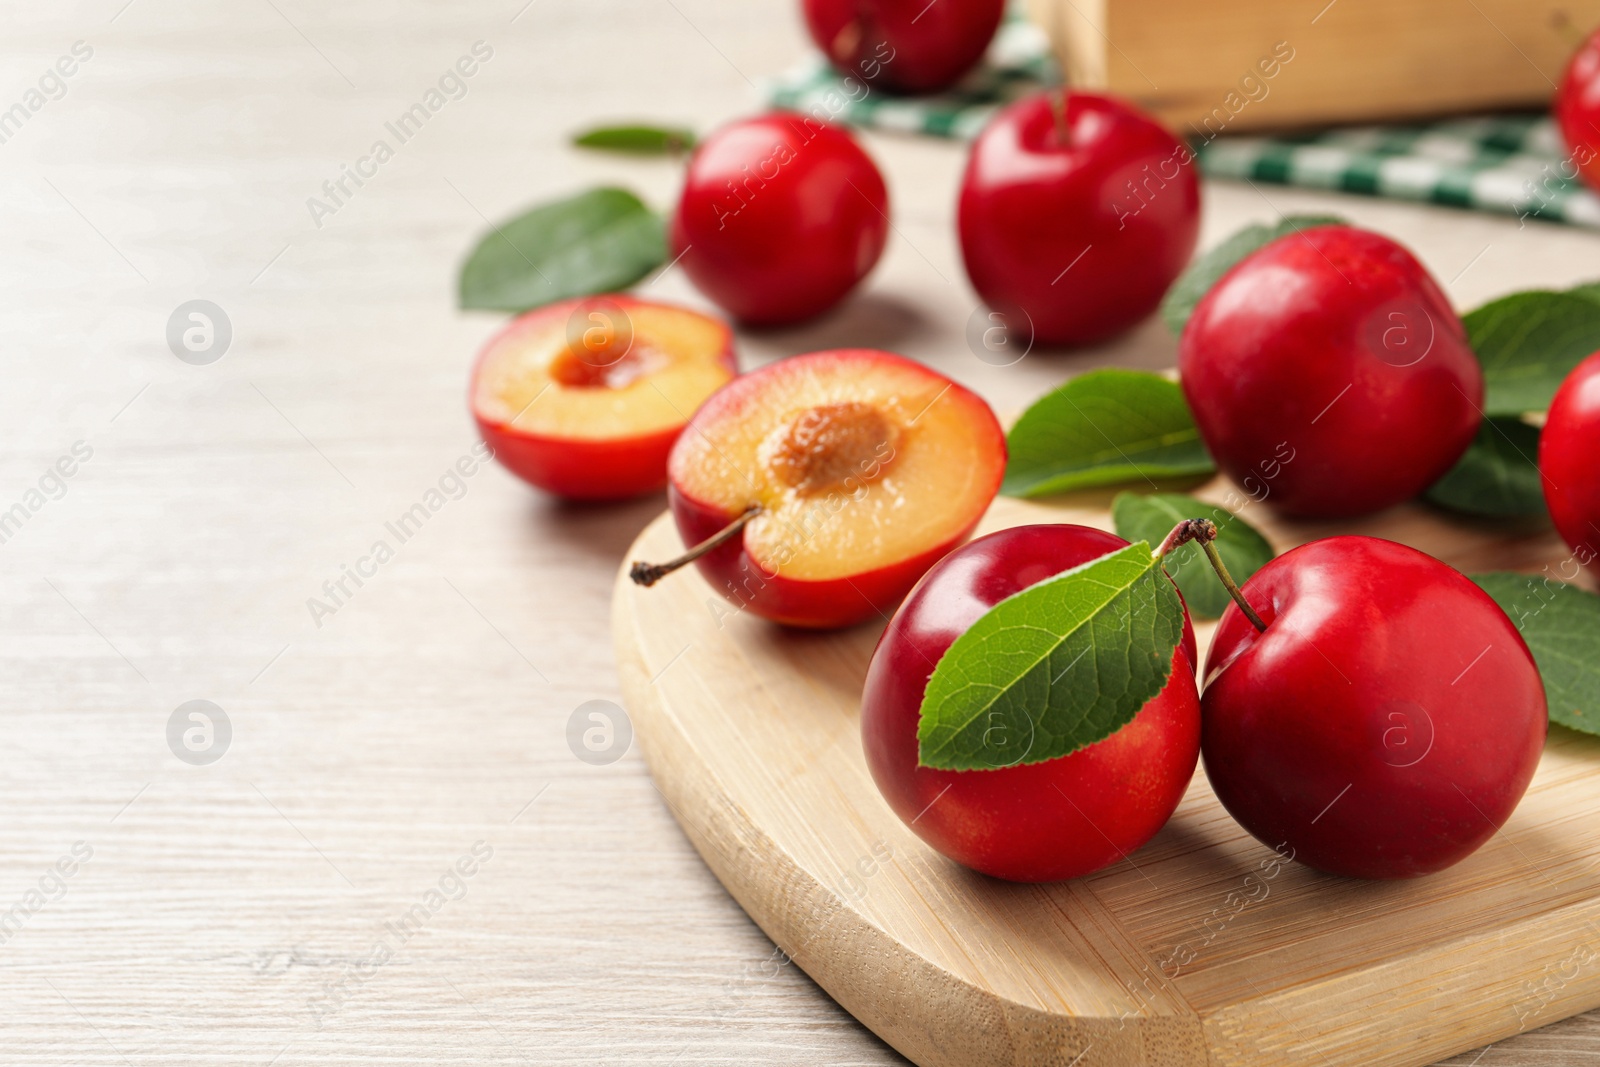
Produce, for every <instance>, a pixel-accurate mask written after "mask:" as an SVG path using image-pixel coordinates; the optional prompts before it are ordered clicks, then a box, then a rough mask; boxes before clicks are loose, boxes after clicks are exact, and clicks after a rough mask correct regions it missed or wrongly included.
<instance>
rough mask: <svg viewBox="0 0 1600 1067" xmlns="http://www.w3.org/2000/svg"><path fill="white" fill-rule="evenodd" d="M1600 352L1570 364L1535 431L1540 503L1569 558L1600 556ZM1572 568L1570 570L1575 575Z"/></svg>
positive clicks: (1586, 559) (1586, 562)
mask: <svg viewBox="0 0 1600 1067" xmlns="http://www.w3.org/2000/svg"><path fill="white" fill-rule="evenodd" d="M1597 470H1600V352H1596V353H1594V354H1593V355H1592V356H1589V357H1588V358H1587V359H1585V360H1584V361H1583V362H1582V363H1580V364H1578V365H1577V366H1576V367H1575V368H1573V370H1572V373H1571V374H1569V375H1567V379H1566V381H1564V382H1562V383H1561V388H1560V389H1557V390H1556V395H1555V399H1554V400H1552V401H1551V402H1550V411H1549V413H1548V414H1547V415H1546V417H1545V424H1544V432H1543V433H1541V434H1540V435H1539V472H1540V473H1541V474H1542V475H1543V478H1542V479H1541V481H1542V484H1543V485H1544V502H1545V504H1546V505H1547V506H1548V507H1549V508H1550V518H1551V519H1552V520H1554V522H1555V524H1556V529H1557V530H1559V531H1560V532H1561V537H1562V539H1563V540H1565V541H1566V542H1567V544H1568V545H1570V546H1571V547H1572V554H1573V558H1574V559H1576V560H1577V561H1578V563H1580V564H1582V565H1584V566H1592V565H1593V564H1594V562H1595V559H1596V557H1597V556H1600V476H1597V473H1596V472H1597ZM1576 573H1577V572H1576V570H1574V571H1573V574H1576Z"/></svg>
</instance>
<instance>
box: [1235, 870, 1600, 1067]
mask: <svg viewBox="0 0 1600 1067" xmlns="http://www.w3.org/2000/svg"><path fill="white" fill-rule="evenodd" d="M1583 931H1587V936H1582V932H1583ZM1499 938H1500V940H1502V941H1503V942H1505V943H1506V944H1507V945H1512V946H1516V947H1517V949H1518V951H1517V952H1516V953H1512V952H1506V953H1502V954H1500V955H1498V956H1494V957H1489V958H1486V957H1485V956H1484V954H1483V952H1482V949H1483V946H1482V943H1481V941H1478V940H1476V939H1473V938H1470V937H1463V938H1461V939H1459V940H1457V941H1454V942H1445V943H1443V944H1438V945H1433V946H1430V947H1429V948H1427V949H1425V950H1422V951H1417V952H1410V953H1407V954H1406V955H1404V956H1398V957H1395V958H1394V959H1391V960H1387V961H1385V962H1383V963H1381V964H1378V965H1376V966H1373V967H1366V968H1362V969H1361V970H1360V971H1355V972H1348V973H1343V974H1337V975H1330V976H1328V977H1327V978H1325V979H1324V980H1322V981H1320V982H1314V983H1307V984H1304V985H1301V986H1297V987H1295V988H1292V989H1285V990H1275V991H1269V992H1259V995H1257V996H1255V997H1251V998H1249V999H1248V1000H1243V1001H1240V1002H1239V1003H1236V1004H1230V1005H1229V1006H1227V1007H1226V1008H1223V1009H1220V1010H1218V1011H1213V1012H1208V1013H1205V1015H1204V1016H1203V1019H1204V1027H1205V1031H1206V1036H1207V1044H1208V1046H1209V1047H1210V1048H1211V1050H1212V1056H1213V1060H1214V1062H1215V1063H1216V1064H1217V1065H1218V1067H1246V1065H1255V1064H1261V1063H1270V1062H1277V1061H1282V1062H1303V1061H1304V1062H1314V1061H1315V1058H1316V1057H1317V1056H1318V1055H1319V1054H1320V1055H1323V1056H1328V1055H1329V1054H1330V1053H1331V1054H1332V1055H1333V1059H1334V1061H1335V1062H1362V1063H1367V1064H1371V1065H1372V1067H1389V1065H1408V1067H1409V1065H1415V1064H1430V1063H1435V1062H1438V1061H1440V1060H1443V1059H1446V1058H1448V1057H1450V1056H1454V1055H1456V1054H1458V1053H1462V1052H1469V1051H1471V1050H1472V1049H1475V1048H1479V1047H1481V1046H1486V1045H1491V1044H1494V1043H1496V1042H1499V1041H1503V1040H1505V1039H1506V1038H1509V1037H1513V1036H1515V1035H1517V1034H1520V1033H1522V1032H1524V1031H1526V1030H1533V1029H1537V1028H1538V1027H1541V1026H1548V1025H1549V1024H1551V1023H1554V1022H1558V1021H1559V1020H1561V1019H1565V1018H1568V1017H1569V1016H1573V1015H1578V1014H1580V1013H1582V1012H1585V1011H1588V1010H1590V1009H1592V1008H1596V1007H1600V982H1596V980H1595V979H1594V978H1593V977H1592V976H1593V974H1594V971H1595V968H1596V965H1597V964H1600V900H1580V901H1576V902H1574V903H1572V904H1568V905H1566V906H1565V907H1560V908H1556V909H1554V910H1552V911H1549V912H1545V913H1543V914H1541V915H1535V916H1530V917H1528V918H1526V919H1524V920H1522V921H1521V922H1517V923H1514V924H1512V925H1509V926H1507V927H1505V928H1504V929H1502V930H1501V931H1499ZM1535 946H1537V947H1538V948H1539V949H1540V951H1530V950H1531V949H1533V948H1534V947H1535ZM1382 971H1392V972H1394V973H1395V974H1396V975H1397V977H1396V978H1395V979H1394V980H1393V981H1392V982H1391V981H1381V980H1380V977H1379V976H1380V972H1382ZM1440 974H1446V975H1449V979H1448V980H1447V981H1445V982H1440V981H1439V980H1438V979H1437V976H1438V975H1440ZM1585 975H1588V976H1589V977H1584V976H1585ZM1430 976H1432V977H1430ZM1374 987H1382V988H1384V989H1386V990H1393V991H1394V992H1392V993H1390V994H1388V995H1389V997H1390V1000H1391V1001H1393V1002H1399V1003H1416V1002H1427V1003H1428V1004H1430V1005H1431V1007H1430V1008H1429V1011H1428V1020H1429V1025H1428V1029H1427V1030H1426V1032H1423V1033H1405V1032H1398V1031H1396V1030H1395V1029H1394V1027H1393V1025H1392V1023H1391V1021H1390V1020H1391V1019H1392V1017H1393V1015H1392V1013H1391V1012H1388V1011H1384V1012H1375V1011H1374V1010H1373V1008H1374V1005H1373V1000H1372V993H1371V990H1372V989H1373V988H1374ZM1486 1002H1493V1003H1497V1004H1504V1005H1505V1006H1506V1007H1505V1014H1504V1017H1503V1020H1502V1022H1501V1024H1500V1025H1497V1026H1488V1025H1485V1022H1484V1018H1485V1012H1484V1010H1483V1008H1482V1005H1483V1004H1484V1003H1486ZM1308 1017H1311V1018H1315V1019H1316V1020H1317V1024H1316V1028H1315V1032H1314V1033H1295V1034H1294V1038H1293V1040H1292V1041H1290V1042H1287V1043H1276V1044H1269V1043H1266V1042H1263V1040H1262V1035H1265V1034H1271V1033H1277V1032H1279V1031H1280V1030H1281V1027H1282V1024H1283V1023H1284V1022H1285V1021H1286V1020H1289V1019H1294V1018H1308ZM1413 1017H1414V1016H1413ZM1290 1029H1291V1032H1293V1028H1292V1027H1291V1028H1290ZM1330 1038H1332V1039H1333V1040H1332V1041H1330V1040H1329V1039H1330ZM1363 1046H1364V1047H1363ZM1357 1057H1359V1059H1357Z"/></svg>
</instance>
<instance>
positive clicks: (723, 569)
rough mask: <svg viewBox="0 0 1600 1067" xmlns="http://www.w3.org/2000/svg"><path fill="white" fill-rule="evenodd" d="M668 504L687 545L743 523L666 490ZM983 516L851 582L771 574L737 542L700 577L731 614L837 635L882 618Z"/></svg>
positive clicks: (702, 563) (717, 554)
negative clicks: (741, 612)
mask: <svg viewBox="0 0 1600 1067" xmlns="http://www.w3.org/2000/svg"><path fill="white" fill-rule="evenodd" d="M667 501H668V503H669V505H670V506H671V508H672V517H673V519H674V521H676V522H677V524H678V532H679V534H680V535H681V536H682V538H683V543H684V544H686V545H693V544H698V543H699V542H701V541H704V540H705V539H706V538H708V537H710V536H711V535H712V534H714V533H716V532H717V531H718V530H720V529H722V528H723V527H724V526H726V525H728V523H730V522H732V521H733V520H734V519H736V518H738V516H737V515H729V514H727V513H725V512H723V511H720V510H718V509H716V508H713V507H708V506H707V505H705V504H704V503H702V502H700V501H698V500H695V499H693V498H692V497H690V496H687V495H685V494H684V493H682V492H680V491H679V490H678V488H677V486H675V485H670V484H669V485H668V486H667ZM981 518H983V516H982V514H981V513H980V514H977V515H974V516H973V517H972V522H971V523H970V524H968V525H967V526H966V527H965V528H964V529H962V530H961V531H960V532H959V533H958V534H956V536H954V537H952V538H950V539H949V540H946V541H942V542H940V543H939V544H936V545H933V546H931V547H929V548H928V549H927V550H926V551H924V552H920V553H918V554H917V555H915V556H911V557H909V558H907V559H904V560H901V561H899V562H897V563H894V564H892V565H890V566H887V567H879V568H876V569H874V570H870V571H863V572H861V573H859V574H852V575H851V576H850V577H849V578H840V579H836V580H832V581H803V580H799V579H795V578H790V577H788V576H786V575H784V574H783V573H782V572H781V571H780V572H778V573H771V572H769V571H768V570H767V569H766V568H765V567H763V566H762V565H761V564H760V563H759V562H758V561H756V560H755V559H753V558H751V556H750V553H748V552H747V551H745V547H744V542H743V541H742V540H740V539H738V538H735V539H734V540H732V541H730V542H728V543H727V544H725V545H723V546H722V547H721V548H718V549H716V550H714V551H712V552H711V553H709V554H707V555H705V556H703V557H701V558H700V559H698V560H696V561H695V565H696V566H697V567H698V568H699V570H700V573H701V575H702V576H703V577H704V578H705V580H706V581H707V582H708V583H710V584H711V586H712V588H714V589H716V590H717V591H718V592H719V593H722V594H723V595H724V596H725V597H726V598H727V600H728V601H729V603H730V604H731V605H732V606H731V607H729V608H728V609H726V610H727V611H729V612H730V613H731V612H733V611H736V610H740V609H748V610H750V611H751V612H753V613H754V614H756V615H759V616H761V617H762V618H764V619H769V620H771V621H772V622H776V623H780V624H781V625H784V626H794V627H798V628H800V629H806V630H834V629H838V628H839V627H842V626H854V625H855V624H856V623H859V622H864V621H866V620H867V619H876V618H881V617H882V616H884V615H886V614H888V613H889V612H890V611H893V610H894V607H895V605H897V604H899V603H900V601H901V599H903V598H904V597H905V595H906V590H907V589H910V588H911V587H912V586H913V585H915V584H916V582H917V579H918V578H921V577H922V575H923V574H924V573H926V571H927V570H928V568H929V567H931V566H933V565H934V564H935V563H937V562H939V560H941V559H943V558H944V557H945V556H946V555H947V554H948V553H949V552H950V550H951V549H952V548H954V547H956V546H957V545H959V544H961V543H962V542H963V541H965V540H966V539H967V538H968V537H970V536H972V531H973V529H974V528H976V527H977V525H978V520H979V519H981Z"/></svg>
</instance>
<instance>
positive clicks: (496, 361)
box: [471, 296, 739, 500]
mask: <svg viewBox="0 0 1600 1067" xmlns="http://www.w3.org/2000/svg"><path fill="white" fill-rule="evenodd" d="M738 373H739V367H738V363H737V360H736V358H735V356H734V351H733V334H732V332H731V331H730V330H729V329H728V327H727V325H726V324H725V323H723V322H721V321H719V320H717V319H714V318H710V317H708V316H706V315H702V314H700V313H699V312H696V311H690V310H689V309H688V308H681V307H674V306H672V305H670V304H659V303H654V302H650V301H644V300H637V299H634V298H632V297H627V296H600V297H584V298H580V299H576V300H563V301H560V302H559V303H555V304H550V305H548V306H546V307H542V308H538V309H536V310H534V311H530V312H527V313H526V314H524V315H520V316H518V317H517V318H516V319H514V320H512V322H511V323H510V324H509V325H508V326H506V328H505V329H504V330H502V331H501V332H500V333H498V334H496V335H495V336H494V337H493V338H491V339H490V341H489V343H488V344H487V345H485V346H484V349H483V353H482V354H481V355H480V356H479V357H478V362H477V365H476V366H475V367H474V368H473V372H472V386H471V404H472V414H473V417H474V418H475V419H476V420H477V423H478V430H479V432H480V433H482V434H483V439H484V441H485V442H487V443H488V445H489V447H490V448H492V449H493V450H494V455H495V458H496V459H498V460H499V461H500V462H501V463H502V464H504V465H505V466H506V468H507V469H509V470H510V471H512V472H513V473H514V474H516V475H517V476H518V477H520V478H522V479H523V480H524V481H526V482H529V483H530V484H532V485H536V486H538V487H539V488H540V489H544V490H546V491H548V492H551V493H555V494H556V495H558V496H563V497H568V498H571V499H574V500H621V499H625V498H627V497H631V496H638V495H639V494H641V493H648V492H651V491H652V490H655V489H659V488H661V487H662V486H663V485H665V484H666V481H667V456H668V454H669V453H670V452H671V451H672V445H673V442H674V441H676V440H677V439H678V434H679V433H681V432H682V430H683V427H684V425H685V424H686V423H688V421H689V418H690V416H692V415H693V414H694V412H695V411H696V409H698V408H699V407H700V405H701V404H702V403H703V402H704V401H705V399H706V398H707V397H709V396H710V395H711V394H712V393H714V392H716V391H717V390H718V389H719V388H721V387H722V386H724V385H726V384H727V383H728V382H729V381H730V380H732V379H733V378H734V376H735V375H737V374H738Z"/></svg>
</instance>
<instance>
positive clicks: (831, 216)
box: [669, 111, 889, 326]
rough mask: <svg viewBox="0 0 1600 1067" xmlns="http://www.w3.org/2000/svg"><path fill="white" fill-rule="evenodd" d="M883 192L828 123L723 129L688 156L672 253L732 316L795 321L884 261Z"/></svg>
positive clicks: (853, 146)
mask: <svg viewBox="0 0 1600 1067" xmlns="http://www.w3.org/2000/svg"><path fill="white" fill-rule="evenodd" d="M888 232H889V192H888V187H887V186H885V185H884V181H883V175H882V174H880V173H879V171H878V168H877V165H876V164H874V163H873V162H872V159H871V157H869V156H868V155H867V153H866V152H865V151H863V150H862V148H861V146H860V145H858V144H857V143H856V142H855V140H854V139H853V138H851V136H850V135H849V134H847V133H845V132H844V131H843V130H841V129H839V128H838V127H836V126H832V125H829V124H827V123H824V122H820V121H818V120H817V119H815V118H811V117H809V116H806V115H800V114H796V113H793V112H784V111H774V112H770V113H768V114H764V115H758V116H756V117H754V118H749V119H744V120H741V121H739V122H735V123H732V124H731V125H728V126H724V127H722V128H721V129H719V130H717V131H716V132H714V133H712V134H711V135H710V136H708V137H707V138H706V139H705V140H703V141H701V142H700V144H699V146H698V147H696V148H695V150H694V154H693V155H692V156H691V157H690V159H689V166H688V169H687V171H686V173H685V175H684V183H683V192H682V194H681V195H680V197H679V199H678V207H677V211H676V212H675V213H674V215H673V217H672V223H671V226H670V227H669V239H670V241H671V244H672V255H673V256H674V257H678V256H681V257H682V259H681V260H680V261H679V262H680V263H681V264H682V267H683V270H684V271H685V272H686V273H687V274H688V275H689V277H690V279H691V280H692V281H693V282H694V284H695V285H696V286H697V287H698V288H699V289H700V291H701V292H703V293H705V294H706V296H708V297H710V298H711V299H712V300H713V301H715V302H716V303H717V305H718V306H720V307H721V308H723V309H724V310H726V311H727V312H728V313H729V314H731V315H733V316H734V317H735V318H738V319H740V320H742V321H743V322H745V323H748V324H750V325H754V326H776V325H784V324H788V323H794V322H800V321H802V320H804V319H808V318H811V317H813V316H816V315H820V314H821V313H822V312H824V311H827V310H828V309H829V308H831V307H833V306H834V305H835V304H837V303H839V301H841V300H843V299H844V298H845V296H847V295H848V294H849V293H850V291H851V290H852V289H854V288H855V286H856V284H857V283H858V282H860V281H861V279H862V278H865V277H866V276H867V274H868V272H870V271H871V270H872V268H873V266H874V265H875V264H876V263H877V262H878V257H879V256H880V255H881V254H882V253H883V245H884V241H885V240H886V239H887V236H888Z"/></svg>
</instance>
